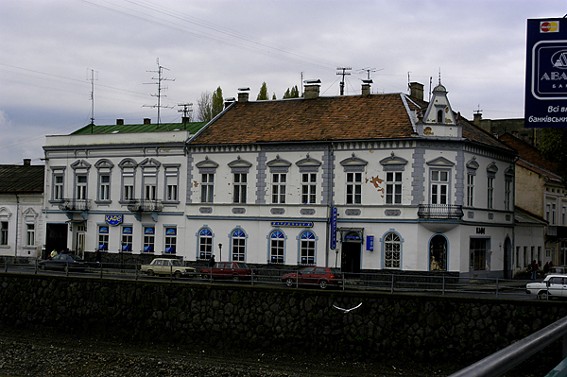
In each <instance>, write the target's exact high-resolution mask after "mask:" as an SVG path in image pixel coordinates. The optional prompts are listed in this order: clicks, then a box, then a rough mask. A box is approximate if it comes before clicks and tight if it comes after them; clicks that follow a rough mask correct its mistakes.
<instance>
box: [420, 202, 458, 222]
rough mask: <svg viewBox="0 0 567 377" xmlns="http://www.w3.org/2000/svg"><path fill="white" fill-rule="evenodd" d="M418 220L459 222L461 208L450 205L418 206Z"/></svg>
mask: <svg viewBox="0 0 567 377" xmlns="http://www.w3.org/2000/svg"><path fill="white" fill-rule="evenodd" d="M417 215H418V216H419V218H420V219H434V220H460V219H461V218H462V217H463V206H458V205H452V204H420V205H419V208H418V210H417Z"/></svg>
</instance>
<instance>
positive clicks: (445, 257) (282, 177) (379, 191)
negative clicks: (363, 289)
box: [186, 82, 515, 277]
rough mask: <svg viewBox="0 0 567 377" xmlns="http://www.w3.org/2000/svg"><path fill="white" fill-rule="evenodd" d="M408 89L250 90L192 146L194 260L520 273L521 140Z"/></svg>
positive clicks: (439, 91) (190, 241) (440, 92)
mask: <svg viewBox="0 0 567 377" xmlns="http://www.w3.org/2000/svg"><path fill="white" fill-rule="evenodd" d="M411 88H412V93H411V94H412V95H405V94H401V93H398V94H381V95H371V94H370V85H369V82H364V84H363V88H362V95H360V96H341V97H320V96H319V85H318V84H317V83H315V84H313V83H310V84H309V85H307V86H306V87H305V95H304V98H299V99H286V100H279V101H257V102H251V101H248V93H247V92H241V93H239V98H238V101H237V102H234V103H232V104H230V105H229V106H228V108H227V109H225V111H224V112H223V113H221V114H220V115H219V116H218V117H217V118H216V119H214V120H213V121H211V122H210V123H209V124H208V125H207V126H206V127H205V128H203V129H202V130H201V131H200V132H199V133H198V134H197V135H196V137H195V138H194V139H192V141H191V142H190V143H189V145H188V164H187V167H188V173H187V178H188V182H190V184H189V185H188V191H187V209H186V213H187V215H186V216H187V225H186V226H187V232H186V234H187V237H188V238H187V240H186V244H187V245H188V248H187V250H188V251H189V253H190V254H189V255H188V257H189V258H191V259H197V260H206V259H208V258H210V257H211V255H213V254H215V255H216V259H217V260H221V259H222V260H234V261H245V262H249V263H257V264H268V265H272V266H277V265H294V266H297V265H300V266H301V265H320V266H337V267H341V268H342V269H343V271H345V272H359V271H361V270H404V271H430V270H440V271H451V272H457V273H459V274H461V275H464V276H480V277H482V276H506V277H510V276H511V273H512V271H513V268H514V265H515V261H514V260H513V253H512V245H513V232H514V196H513V195H514V158H515V153H514V151H513V150H512V149H510V148H508V147H506V146H505V145H504V144H502V143H500V142H499V141H498V140H497V139H495V138H494V137H493V136H492V135H490V134H489V133H487V132H484V131H482V130H481V129H479V128H477V127H475V126H474V125H473V124H472V123H470V122H468V121H467V120H465V119H464V118H461V117H460V116H459V115H458V114H457V113H455V112H453V110H452V109H451V106H450V104H449V100H448V98H447V91H446V89H445V87H443V86H442V85H441V84H439V85H438V86H437V87H436V88H435V89H434V91H433V97H432V98H431V101H430V103H429V104H428V103H426V102H424V101H423V98H422V97H423V85H421V84H417V83H412V85H411ZM222 246H224V249H223V248H222Z"/></svg>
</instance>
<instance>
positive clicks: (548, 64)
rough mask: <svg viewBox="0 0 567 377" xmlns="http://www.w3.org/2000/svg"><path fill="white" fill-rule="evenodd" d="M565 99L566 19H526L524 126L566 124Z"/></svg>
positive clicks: (566, 96) (560, 126) (566, 110)
mask: <svg viewBox="0 0 567 377" xmlns="http://www.w3.org/2000/svg"><path fill="white" fill-rule="evenodd" d="M566 100H567V19H565V18H548V19H531V20H528V25H527V51H526V83H525V108H524V118H525V119H524V122H525V127H526V128H541V127H550V128H562V127H567V102H566Z"/></svg>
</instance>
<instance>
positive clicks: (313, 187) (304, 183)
mask: <svg viewBox="0 0 567 377" xmlns="http://www.w3.org/2000/svg"><path fill="white" fill-rule="evenodd" d="M316 202H317V173H302V174H301V203H303V204H315V203H316Z"/></svg>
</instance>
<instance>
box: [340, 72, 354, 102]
mask: <svg viewBox="0 0 567 377" xmlns="http://www.w3.org/2000/svg"><path fill="white" fill-rule="evenodd" d="M337 70H338V71H339V72H337V75H338V76H343V78H342V79H341V83H340V88H341V96H344V95H345V76H350V72H347V71H351V70H352V68H348V67H337Z"/></svg>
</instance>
